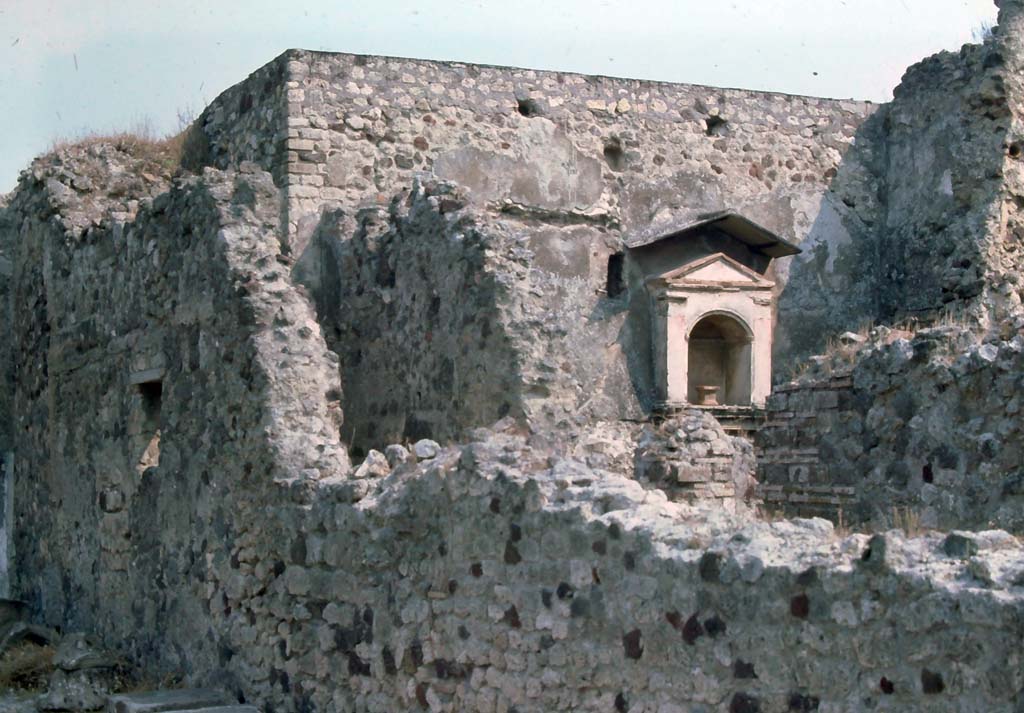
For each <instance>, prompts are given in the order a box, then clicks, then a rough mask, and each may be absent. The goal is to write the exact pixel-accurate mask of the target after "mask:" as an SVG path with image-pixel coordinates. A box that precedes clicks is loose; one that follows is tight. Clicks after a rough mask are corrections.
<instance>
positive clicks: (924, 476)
mask: <svg viewBox="0 0 1024 713" xmlns="http://www.w3.org/2000/svg"><path fill="white" fill-rule="evenodd" d="M921 480H923V481H924V482H926V483H932V482H934V481H935V475H934V474H933V473H932V464H931V463H925V464H924V467H923V468H921Z"/></svg>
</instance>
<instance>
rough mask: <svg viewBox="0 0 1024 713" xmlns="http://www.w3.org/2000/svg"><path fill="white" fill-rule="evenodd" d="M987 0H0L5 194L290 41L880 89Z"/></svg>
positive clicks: (601, 70)
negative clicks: (86, 142) (40, 163)
mask: <svg viewBox="0 0 1024 713" xmlns="http://www.w3.org/2000/svg"><path fill="white" fill-rule="evenodd" d="M995 14H996V9H995V6H994V5H993V4H992V2H991V0H467V1H462V0H418V1H413V0H316V1H310V2H303V1H302V0H273V1H271V0H244V1H236V0H202V1H199V0H173V1H171V2H164V1H162V0H0V100H2V101H0V107H2V108H0V136H3V137H4V139H3V142H2V143H0V147H2V150H0V193H2V192H5V191H8V190H10V189H12V188H13V187H14V185H15V183H16V181H17V176H18V173H19V171H21V170H22V169H23V168H25V167H27V166H28V164H29V162H30V161H31V159H32V157H33V156H36V155H38V154H40V153H43V152H45V151H46V150H47V149H48V148H49V147H50V146H52V145H53V144H54V142H56V141H59V140H67V139H73V138H75V137H77V136H81V135H83V134H84V133H86V132H90V131H95V132H104V133H106V132H116V131H120V130H126V129H137V128H140V127H141V128H144V129H147V130H149V131H151V132H153V133H155V134H156V135H164V134H168V133H176V132H177V131H178V130H179V129H180V128H181V121H182V119H183V118H184V117H190V116H195V115H198V114H199V112H200V111H202V109H203V107H205V106H206V105H207V104H208V103H209V102H210V101H212V100H213V99H214V98H215V97H216V96H217V95H218V94H219V93H220V92H221V91H223V90H224V89H226V88H228V87H229V86H231V85H232V84H235V83H237V82H239V81H241V80H242V79H244V78H245V77H246V75H248V74H249V73H250V72H252V71H253V70H255V69H256V68H258V67H260V66H261V65H263V64H265V63H266V62H268V61H270V60H271V59H272V58H274V57H275V56H277V55H278V54H280V53H281V52H282V51H284V50H285V49H288V48H291V47H301V48H305V49H314V50H329V51H338V52H355V53H362V54H383V55H394V56H400V57H418V58H425V59H450V60H459V61H465V62H477V63H484V64H499V65H512V66H517V67H530V68H535V69H555V70H565V71H574V72H584V73H588V74H606V75H612V76H618V77H632V78H642V79H656V80H663V81H673V82H686V83H691V84H707V85H712V86H718V87H740V88H746V89H762V90H770V91H779V92H787V93H792V94H810V95H814V96H826V97H837V98H849V97H852V98H856V99H868V100H872V101H878V102H883V101H887V100H889V99H890V98H891V96H892V89H893V87H895V86H896V84H898V83H899V79H900V77H901V75H902V74H903V71H904V70H905V69H906V67H907V66H908V65H910V64H912V63H914V62H916V61H918V60H919V59H922V58H924V57H926V56H928V55H930V54H933V53H935V52H937V51H939V50H943V49H948V50H956V49H959V48H960V46H962V45H963V44H964V43H967V42H971V41H974V39H973V38H974V37H975V35H976V33H977V32H978V31H979V30H980V29H981V28H982V27H983V26H984V25H986V24H988V25H991V24H993V23H994V20H995Z"/></svg>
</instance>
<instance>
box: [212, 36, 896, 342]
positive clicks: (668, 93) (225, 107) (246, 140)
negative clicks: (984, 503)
mask: <svg viewBox="0 0 1024 713" xmlns="http://www.w3.org/2000/svg"><path fill="white" fill-rule="evenodd" d="M274 67H276V69H273V68H274ZM272 72H277V73H280V74H282V75H283V76H284V79H285V86H286V87H287V96H286V99H287V105H288V119H287V134H288V139H287V147H288V152H287V164H286V168H285V176H284V177H283V179H282V180H281V181H280V182H281V183H283V184H284V185H286V195H287V205H288V209H287V216H288V217H287V220H288V226H289V227H288V241H289V243H290V245H291V247H292V248H293V249H294V251H295V252H296V253H297V254H301V253H303V252H305V251H306V248H307V247H308V245H309V240H310V238H311V236H312V235H313V234H314V233H315V232H316V229H317V225H318V223H319V220H320V216H321V214H322V212H323V211H324V210H330V209H332V208H341V209H343V210H345V211H346V213H347V215H348V221H349V222H348V224H347V229H348V233H349V234H350V233H351V232H352V231H353V230H354V228H355V223H354V222H353V221H354V216H355V213H356V209H357V208H359V207H361V206H364V205H368V204H375V203H376V204H380V205H386V204H387V203H389V202H390V200H391V196H392V195H394V194H395V193H397V192H398V191H400V190H403V189H405V188H406V187H408V186H409V185H411V183H412V180H413V179H414V178H416V177H422V176H429V177H434V178H440V179H444V180H450V181H454V182H456V183H458V184H460V185H462V186H464V187H465V188H467V189H468V190H469V192H470V196H471V199H472V200H473V201H474V202H475V203H476V204H477V205H485V204H489V205H492V206H494V207H498V208H501V209H503V210H505V211H506V212H507V213H512V214H516V215H520V216H528V217H529V218H530V219H531V221H532V222H533V223H534V225H535V227H536V228H544V231H545V232H546V233H548V234H549V235H551V236H554V235H558V237H557V238H552V239H553V241H554V242H555V243H556V245H557V247H558V248H559V249H560V250H562V251H567V252H565V257H567V258H574V259H569V260H567V261H566V262H565V263H564V264H563V265H562V269H561V274H560V275H559V280H558V282H559V284H566V283H568V282H570V281H571V280H572V279H573V278H575V277H578V276H584V277H585V276H586V269H587V268H586V267H583V268H582V270H583V271H582V272H580V270H581V267H580V265H579V260H578V256H579V255H589V256H590V259H591V260H592V261H593V262H605V261H606V260H607V258H608V256H609V255H611V254H613V253H614V252H616V251H618V250H619V249H621V245H622V244H623V242H624V241H626V240H632V239H635V238H637V237H638V236H642V235H645V234H649V233H652V232H657V231H659V230H668V229H669V228H671V227H673V226H676V225H679V224H681V223H685V222H688V221H690V220H692V219H693V218H694V217H695V216H696V215H698V214H702V213H705V212H709V211H713V210H718V209H722V208H732V209H735V210H737V211H739V212H741V213H743V214H744V215H747V216H748V217H750V218H752V219H754V220H756V221H758V222H760V223H762V224H764V225H766V226H768V227H770V228H772V229H773V230H775V231H777V232H779V233H780V234H783V235H786V236H788V237H792V238H794V239H795V240H797V241H802V240H805V239H810V241H811V242H812V243H813V244H814V245H815V246H816V250H817V253H816V254H817V255H818V256H819V257H822V258H823V259H822V260H815V261H811V262H808V263H807V264H805V265H804V268H803V269H804V271H805V272H807V273H809V274H808V278H807V279H806V281H801V282H800V283H798V284H796V285H794V286H793V287H792V289H791V291H790V292H791V297H790V301H789V302H786V303H785V305H786V306H785V307H784V308H783V311H784V312H785V310H790V309H791V310H792V312H793V313H794V314H796V313H797V312H799V313H800V314H801V316H802V318H801V321H800V322H798V321H797V320H793V322H792V323H789V322H788V321H787V319H786V318H785V316H784V315H783V316H782V318H781V323H782V327H781V334H780V339H779V340H778V344H779V354H780V355H781V356H783V357H784V356H786V355H789V354H791V353H801V352H803V353H806V352H807V351H808V350H809V349H813V348H815V347H816V346H818V345H817V344H816V343H815V340H816V339H817V336H816V334H818V335H820V333H822V332H823V331H824V326H823V325H825V323H828V326H829V329H830V330H831V329H832V328H833V324H832V323H833V322H835V323H837V324H839V327H846V326H849V324H852V323H853V322H854V321H855V320H856V319H857V318H859V317H858V315H860V314H862V312H863V309H862V305H861V304H860V302H858V300H856V299H854V298H853V297H852V296H851V295H850V288H851V287H852V288H853V290H854V291H857V289H858V287H857V286H858V285H859V284H860V277H861V275H862V274H863V267H862V265H860V264H859V258H857V257H851V256H849V255H847V253H849V252H850V250H851V248H850V245H851V244H852V242H854V241H855V238H858V237H860V236H861V233H864V232H865V227H864V226H865V225H868V224H869V223H870V224H873V223H872V221H873V220H874V219H873V218H871V219H868V218H865V217H864V216H866V215H868V214H871V215H873V211H875V210H876V203H877V185H876V183H877V180H876V178H875V177H874V175H873V174H872V171H871V170H870V168H869V166H868V163H866V162H870V161H873V160H874V156H875V153H877V151H878V149H877V148H874V147H875V144H876V142H877V140H878V137H879V136H880V134H879V133H878V132H877V130H876V129H875V128H873V127H874V125H875V123H877V122H873V123H872V124H871V126H864V122H865V119H866V118H867V117H868V116H870V115H871V114H872V113H873V112H874V111H875V109H876V107H874V106H872V105H870V104H865V103H861V102H854V101H833V100H828V99H817V98H811V97H797V96H789V95H780V94H771V93H765V92H751V91H743V90H733V89H715V88H710V87H700V86H693V85H680V84H666V83H660V82H648V81H638V80H625V79H614V78H609V77H588V76H583V75H577V74H571V73H562V72H540V71H534V70H524V69H514V68H502V67H487V66H476V65H466V64H459V63H440V62H427V61H419V60H408V59H395V58H384V57H366V56H354V55H345V54H328V53H317V52H308V51H302V50H291V51H289V52H287V53H285V54H284V55H282V56H281V57H279V58H278V59H277V60H275V61H274V62H273V63H271V64H270V65H268V66H267V67H266V68H264V69H263V70H261V73H262V74H267V73H272ZM262 74H261V75H260V77H256V76H255V75H254V77H253V78H250V80H247V81H246V82H243V83H242V84H240V85H238V86H237V87H235V88H233V89H231V90H229V92H228V93H226V94H225V95H222V97H219V98H218V99H217V100H215V101H214V103H213V104H212V105H211V107H210V109H209V110H207V112H206V113H205V114H204V116H223V117H230V116H234V115H236V114H237V108H236V107H237V106H238V105H239V102H240V101H241V99H240V97H244V96H258V95H259V92H260V91H261V87H263V86H264V79H263V77H262ZM207 125H210V122H209V120H207ZM213 128H214V131H215V133H216V132H217V131H219V129H217V127H216V126H214V127H213ZM256 130H258V131H261V132H262V133H263V135H264V138H263V140H262V143H261V141H260V139H257V138H255V134H254V133H253V132H254V131H256ZM281 130H282V125H281V124H278V125H277V128H276V129H271V128H269V127H263V126H258V125H253V126H252V127H251V128H250V127H249V126H248V125H246V124H240V125H238V127H237V129H236V128H232V129H231V131H230V132H225V131H222V132H221V133H223V134H225V135H226V137H227V138H220V134H217V136H215V138H214V143H219V145H222V146H224V147H228V148H227V149H226V150H228V151H230V147H231V146H235V145H238V146H240V147H242V152H241V153H240V154H239V157H238V158H239V159H251V158H252V156H251V153H252V152H251V150H250V149H249V148H248V147H249V146H250V144H254V143H255V144H256V145H264V144H266V137H267V136H274V135H277V133H279V132H280V131H281ZM854 144H856V150H851V147H852V146H853V145H854ZM218 165H219V164H218ZM275 165H276V164H275ZM264 166H265V167H268V168H269V166H267V165H266V164H264ZM588 226H600V227H602V228H604V230H592V229H590V230H588V229H586V228H587V227H588ZM571 228H576V229H575V230H573V229H571ZM321 253H322V251H321V250H319V249H314V250H313V255H311V256H309V259H310V260H313V259H315V258H316V257H317V256H319V255H320V254H321ZM840 253H843V255H840ZM858 255H859V253H858ZM300 264H301V262H300ZM317 271H318V270H317V269H316V268H315V267H312V268H310V270H309V272H317ZM786 275H787V267H786V266H785V265H784V264H780V265H779V266H778V271H777V274H776V275H775V277H776V279H777V281H778V289H779V291H780V292H781V291H782V289H783V287H784V285H785V284H786ZM823 281H824V283H825V284H827V285H828V288H827V289H826V292H828V293H829V294H831V295H832V299H833V301H834V303H835V304H834V305H833V308H832V309H819V308H818V307H817V306H815V308H814V311H813V314H809V310H808V306H809V305H811V304H814V303H815V302H816V301H817V300H818V297H819V295H818V292H819V291H820V289H821V284H822V283H823ZM865 294H867V293H865ZM858 299H859V298H858ZM790 305H792V307H790ZM840 317H841V319H840ZM813 320H819V321H820V322H821V325H822V326H821V328H819V329H817V332H815V330H814V329H808V330H803V329H802V327H803V326H804V325H805V324H807V323H808V322H809V321H813ZM840 322H841V324H840Z"/></svg>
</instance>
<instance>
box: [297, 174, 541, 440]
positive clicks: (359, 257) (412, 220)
mask: <svg viewBox="0 0 1024 713" xmlns="http://www.w3.org/2000/svg"><path fill="white" fill-rule="evenodd" d="M430 199H431V196H429V195H428V194H427V193H426V192H423V191H414V192H413V193H411V194H410V193H406V194H404V195H401V196H400V197H399V198H398V199H396V200H395V201H393V202H392V205H391V207H390V210H385V209H379V208H370V209H365V210H362V211H360V212H359V213H358V214H357V216H356V219H355V221H354V224H355V229H354V232H352V233H348V229H349V226H351V225H352V221H349V220H348V219H347V218H346V216H345V214H344V213H343V212H342V211H333V212H327V213H325V214H324V216H323V217H322V219H321V221H320V223H319V226H318V227H317V229H316V231H315V233H314V235H313V238H312V240H311V241H310V243H309V246H308V247H307V248H306V251H305V253H304V254H303V256H301V258H300V260H299V263H298V266H297V269H296V278H297V279H298V280H300V281H301V282H302V283H303V284H305V285H306V286H307V288H309V289H310V291H311V292H312V293H313V295H314V299H315V303H316V306H317V314H318V319H319V321H320V324H321V328H322V330H323V333H324V336H325V339H326V341H327V344H328V345H329V347H330V348H331V350H332V351H334V352H335V353H336V354H337V355H338V357H339V359H340V364H339V368H340V370H341V377H342V384H343V388H344V390H345V395H344V404H345V425H344V427H343V430H342V434H341V435H342V438H343V440H345V441H346V442H347V443H349V445H350V449H351V451H352V454H353V455H354V456H356V457H361V456H362V455H365V453H366V452H367V450H368V449H370V448H382V447H383V446H385V445H387V444H389V443H401V442H410V441H415V440H418V439H420V438H433V439H436V440H439V441H442V442H443V441H446V440H450V439H454V438H457V437H458V436H459V435H460V434H461V432H462V431H463V430H465V429H467V428H471V427H476V426H480V425H482V424H490V423H493V422H495V421H497V420H498V419H500V418H502V417H504V416H507V415H512V416H520V415H522V414H521V403H522V397H521V394H520V392H521V387H520V378H519V366H518V359H517V355H516V352H515V350H513V349H512V347H511V345H510V342H509V339H508V337H507V335H506V333H505V330H504V326H503V325H504V315H503V314H502V310H503V305H504V304H505V303H506V295H505V292H506V288H505V287H504V286H503V285H502V284H501V283H500V282H499V281H498V280H496V279H495V278H494V272H493V266H492V265H490V264H489V263H488V262H487V261H489V260H494V259H495V258H494V257H493V256H490V257H488V256H485V252H486V251H488V250H490V249H491V248H493V247H496V243H500V242H501V239H502V237H503V236H501V235H500V227H498V228H489V229H488V231H487V233H488V234H487V235H486V236H485V235H484V234H483V233H482V232H481V231H478V230H477V229H476V226H475V224H474V223H473V221H472V219H470V218H468V217H467V218H466V219H457V220H456V221H454V222H449V220H448V219H447V217H446V216H445V215H444V213H445V212H447V211H449V210H453V209H456V208H457V207H461V206H459V205H457V203H458V199H457V197H455V196H451V197H450V200H451V201H452V202H451V203H447V202H446V200H448V199H446V198H445V197H444V196H442V200H441V201H440V207H438V201H434V202H433V204H432V203H431V200H430ZM348 235H351V237H348ZM497 247H499V250H498V252H500V245H497Z"/></svg>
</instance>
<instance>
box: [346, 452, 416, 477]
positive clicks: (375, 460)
mask: <svg viewBox="0 0 1024 713" xmlns="http://www.w3.org/2000/svg"><path fill="white" fill-rule="evenodd" d="M399 448H401V446H399ZM403 450H404V449H403ZM390 472H391V462H390V461H389V460H388V458H387V457H386V456H385V455H384V454H383V453H381V452H380V451H375V450H373V449H370V452H369V453H367V454H366V458H365V459H364V460H363V462H362V463H361V464H360V465H359V467H358V468H356V470H355V472H354V473H353V474H352V477H353V478H383V477H384V476H385V475H387V474H388V473H390Z"/></svg>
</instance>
